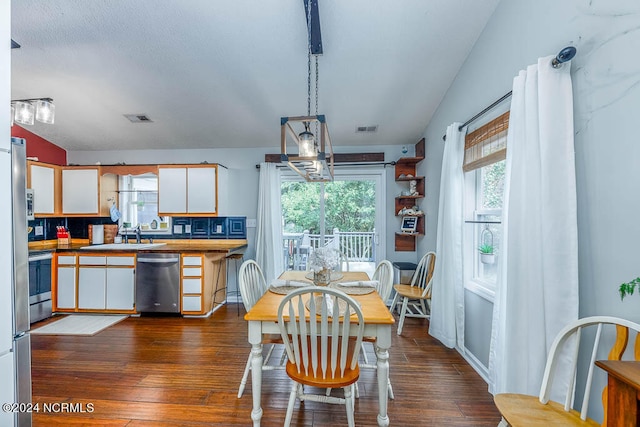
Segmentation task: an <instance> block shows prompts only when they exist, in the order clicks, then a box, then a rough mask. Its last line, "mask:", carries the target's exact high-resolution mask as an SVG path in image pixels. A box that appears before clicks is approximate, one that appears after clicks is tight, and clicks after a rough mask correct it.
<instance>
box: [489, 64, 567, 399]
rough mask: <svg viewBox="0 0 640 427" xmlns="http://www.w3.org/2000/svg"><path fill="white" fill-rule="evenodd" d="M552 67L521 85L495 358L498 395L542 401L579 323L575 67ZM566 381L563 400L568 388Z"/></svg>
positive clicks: (511, 137)
mask: <svg viewBox="0 0 640 427" xmlns="http://www.w3.org/2000/svg"><path fill="white" fill-rule="evenodd" d="M552 59H553V57H552V56H550V57H547V58H540V59H538V63H537V64H534V65H531V66H529V67H528V68H527V70H526V71H524V70H523V71H521V72H520V74H519V75H518V76H517V77H516V78H515V79H514V81H513V96H512V99H511V116H510V119H509V131H508V135H507V164H506V175H505V197H504V207H503V243H502V252H503V254H502V256H501V257H500V258H501V259H500V260H499V264H498V270H499V272H498V282H497V289H496V297H495V304H494V311H493V329H492V334H491V335H492V337H491V349H490V355H489V375H490V380H491V382H490V386H489V390H490V391H491V392H492V393H494V394H495V393H504V392H510V393H523V394H529V395H537V394H538V393H539V392H540V384H541V382H542V376H543V372H544V367H545V363H546V359H547V354H548V351H549V347H550V346H551V343H552V341H553V339H554V338H555V336H556V334H557V333H558V331H559V330H560V329H561V328H562V327H564V326H565V325H566V324H567V323H568V322H570V321H572V320H574V319H577V318H578V236H577V235H578V233H577V217H576V181H575V164H574V145H573V97H572V89H571V75H570V73H569V72H570V67H571V65H570V63H565V64H563V65H562V66H561V67H560V68H558V69H555V68H553V67H552V66H551V60H552ZM566 371H567V369H563V367H562V366H560V369H559V370H558V372H559V373H562V372H566ZM558 379H560V381H559V382H560V385H561V386H560V389H556V390H554V392H553V393H552V396H551V397H552V399H556V400H557V399H558V394H559V393H561V392H562V391H566V385H567V382H568V380H569V378H568V377H567V378H564V379H563V378H558V377H556V380H555V381H558ZM555 381H554V382H555Z"/></svg>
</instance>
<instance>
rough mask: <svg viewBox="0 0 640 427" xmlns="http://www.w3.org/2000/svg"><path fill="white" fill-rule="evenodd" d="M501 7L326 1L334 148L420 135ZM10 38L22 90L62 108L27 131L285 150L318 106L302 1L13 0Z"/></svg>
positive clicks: (491, 3)
mask: <svg viewBox="0 0 640 427" xmlns="http://www.w3.org/2000/svg"><path fill="white" fill-rule="evenodd" d="M498 2H499V0H401V1H392V0H342V1H339V0H319V11H320V24H321V30H322V31H321V33H322V42H323V47H324V53H323V55H322V56H321V57H320V58H319V109H318V112H319V113H320V114H324V115H325V116H326V117H327V123H328V125H329V131H330V134H331V139H332V140H333V143H334V145H335V146H346V145H368V146H369V145H381V144H412V143H415V142H416V141H417V140H418V139H419V138H420V137H421V135H422V133H423V131H424V129H425V127H426V125H427V124H428V122H429V120H430V118H431V116H432V114H433V113H434V111H435V110H436V108H437V106H438V104H439V102H440V100H441V99H442V97H443V96H444V94H445V92H446V90H447V88H448V87H449V85H450V84H451V82H452V81H453V79H454V78H455V76H456V73H457V72H458V69H459V68H460V66H461V65H462V63H463V62H464V60H465V58H466V56H467V55H468V53H469V52H470V50H471V48H472V47H473V44H474V43H475V41H476V40H477V38H478V36H479V35H480V33H481V32H482V29H483V28H484V26H485V24H486V22H487V20H488V19H489V17H490V16H491V14H492V12H493V10H494V9H495V7H496V5H497V3H498ZM11 36H12V38H13V39H14V40H15V41H16V42H18V43H19V44H20V45H21V48H20V49H13V50H12V57H11V60H12V82H11V86H12V99H22V98H36V97H50V98H53V99H54V101H55V105H56V121H55V124H54V125H45V124H41V123H38V122H36V124H35V125H34V126H25V127H26V128H27V129H29V130H30V131H32V132H34V133H36V134H38V135H40V136H42V137H44V138H46V139H48V140H50V141H52V142H54V143H56V144H57V145H59V146H61V147H63V148H65V149H68V150H127V149H164V148H218V147H278V146H279V138H280V117H283V116H299V115H305V114H306V109H307V38H306V37H307V36H306V22H305V12H304V4H303V0H262V1H256V0H224V1H219V0H179V1H178V0H136V1H131V0H109V1H86V0H56V1H50V0H13V1H12V29H11ZM141 113H143V114H146V115H147V116H148V117H149V118H150V119H151V120H152V121H153V123H142V124H134V123H131V122H129V121H128V120H127V119H126V118H125V117H124V114H141ZM370 125H377V126H378V130H377V132H375V133H366V134H360V133H356V127H357V126H370Z"/></svg>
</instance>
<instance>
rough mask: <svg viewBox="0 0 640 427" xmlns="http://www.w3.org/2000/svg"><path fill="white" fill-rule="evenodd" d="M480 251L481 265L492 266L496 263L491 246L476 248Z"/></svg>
mask: <svg viewBox="0 0 640 427" xmlns="http://www.w3.org/2000/svg"><path fill="white" fill-rule="evenodd" d="M478 250H479V251H480V261H481V262H482V263H483V264H493V263H494V262H496V254H494V253H493V245H488V244H486V243H485V244H483V245H480V246H479V247H478Z"/></svg>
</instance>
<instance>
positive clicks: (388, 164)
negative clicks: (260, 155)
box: [256, 162, 396, 169]
mask: <svg viewBox="0 0 640 427" xmlns="http://www.w3.org/2000/svg"><path fill="white" fill-rule="evenodd" d="M273 163H275V162H273ZM395 164H396V162H351V163H334V165H333V167H334V168H337V167H342V166H384V167H387V166H395ZM276 167H277V168H287V167H288V166H287V165H282V164H278V163H276ZM256 169H260V164H257V165H256Z"/></svg>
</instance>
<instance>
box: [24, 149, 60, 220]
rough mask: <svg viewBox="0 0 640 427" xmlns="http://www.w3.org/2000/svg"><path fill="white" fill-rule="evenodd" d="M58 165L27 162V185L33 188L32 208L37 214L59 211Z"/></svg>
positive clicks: (44, 214) (50, 213) (52, 213)
mask: <svg viewBox="0 0 640 427" xmlns="http://www.w3.org/2000/svg"><path fill="white" fill-rule="evenodd" d="M60 169H61V168H60V167H59V166H54V165H49V164H46V163H38V162H32V161H28V162H27V170H28V172H27V187H28V188H30V189H32V190H33V197H34V199H33V210H34V214H35V215H37V216H53V215H57V214H59V213H60Z"/></svg>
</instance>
